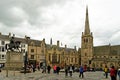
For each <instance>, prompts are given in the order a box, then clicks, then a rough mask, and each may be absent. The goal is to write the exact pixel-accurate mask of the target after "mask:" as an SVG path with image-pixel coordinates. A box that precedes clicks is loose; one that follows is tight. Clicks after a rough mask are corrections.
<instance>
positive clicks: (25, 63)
mask: <svg viewBox="0 0 120 80" xmlns="http://www.w3.org/2000/svg"><path fill="white" fill-rule="evenodd" d="M26 70H27V52H25V60H24V74H26Z"/></svg>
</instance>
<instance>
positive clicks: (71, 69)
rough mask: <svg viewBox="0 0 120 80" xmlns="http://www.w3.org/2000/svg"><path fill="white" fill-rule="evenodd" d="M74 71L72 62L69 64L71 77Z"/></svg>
mask: <svg viewBox="0 0 120 80" xmlns="http://www.w3.org/2000/svg"><path fill="white" fill-rule="evenodd" d="M72 72H73V68H72V64H70V66H69V73H70V77H72Z"/></svg>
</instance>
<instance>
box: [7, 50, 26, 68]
mask: <svg viewBox="0 0 120 80" xmlns="http://www.w3.org/2000/svg"><path fill="white" fill-rule="evenodd" d="M23 65H24V61H23V54H22V53H21V52H15V51H8V52H7V53H6V64H5V67H6V68H7V69H10V70H16V69H21V68H22V67H23Z"/></svg>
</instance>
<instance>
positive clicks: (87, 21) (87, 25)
mask: <svg viewBox="0 0 120 80" xmlns="http://www.w3.org/2000/svg"><path fill="white" fill-rule="evenodd" d="M84 34H85V35H86V34H90V28H89V16H88V6H86V19H85V31H84Z"/></svg>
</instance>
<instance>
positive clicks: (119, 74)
mask: <svg viewBox="0 0 120 80" xmlns="http://www.w3.org/2000/svg"><path fill="white" fill-rule="evenodd" d="M117 74H118V77H119V80H120V68H119V69H118V72H117Z"/></svg>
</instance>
